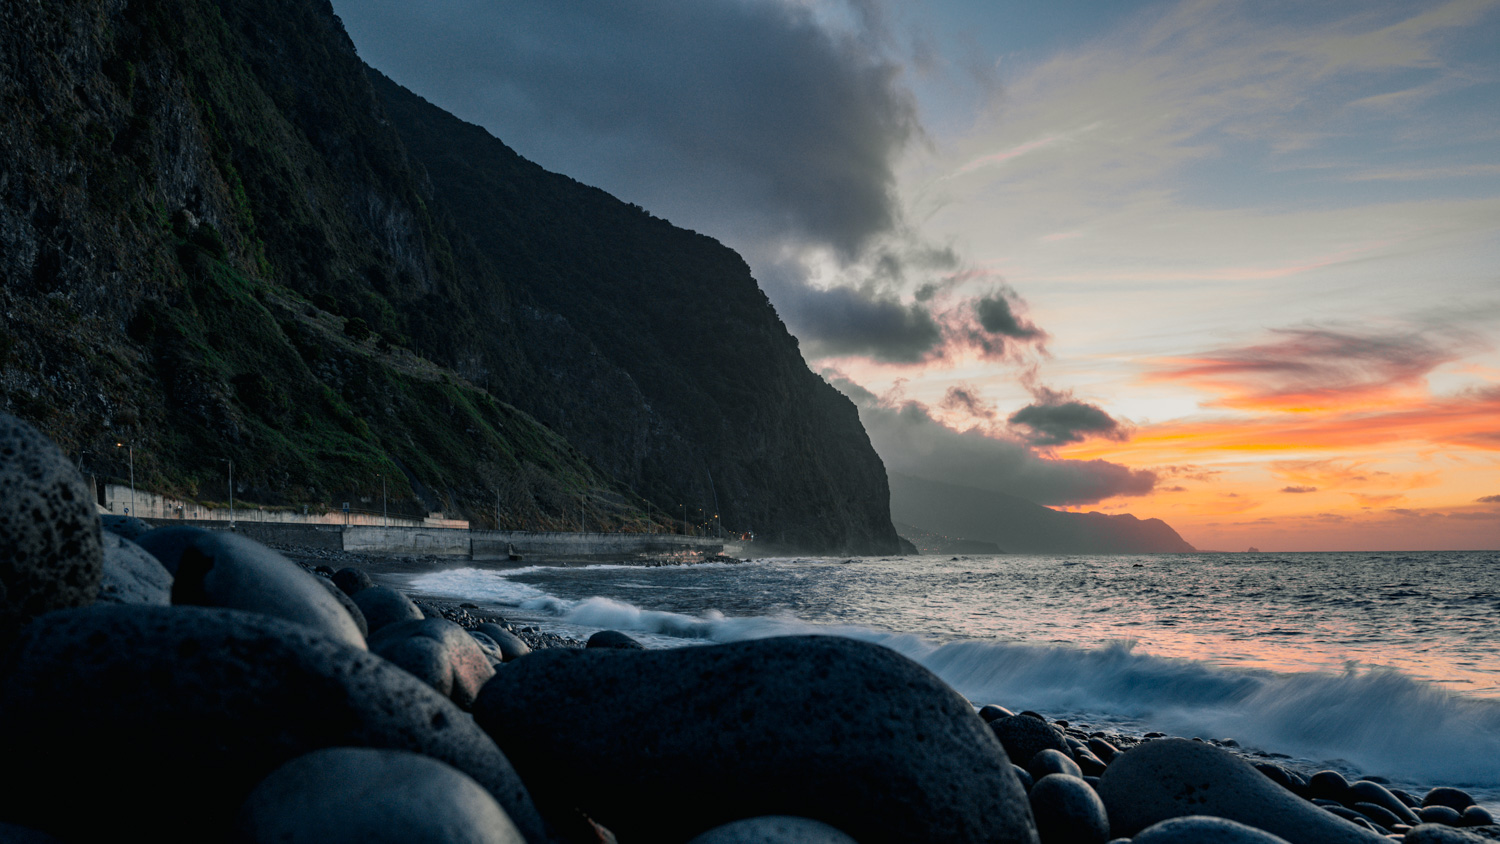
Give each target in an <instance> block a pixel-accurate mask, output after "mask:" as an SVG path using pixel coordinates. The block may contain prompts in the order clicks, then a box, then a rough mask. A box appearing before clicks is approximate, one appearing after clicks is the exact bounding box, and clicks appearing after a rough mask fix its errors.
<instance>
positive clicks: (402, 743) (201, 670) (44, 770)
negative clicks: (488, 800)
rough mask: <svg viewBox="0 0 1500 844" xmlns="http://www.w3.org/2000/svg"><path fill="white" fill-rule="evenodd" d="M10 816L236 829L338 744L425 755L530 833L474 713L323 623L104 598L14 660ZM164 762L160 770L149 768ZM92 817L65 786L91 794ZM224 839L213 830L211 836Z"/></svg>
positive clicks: (68, 823) (80, 832)
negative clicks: (288, 774) (251, 803)
mask: <svg viewBox="0 0 1500 844" xmlns="http://www.w3.org/2000/svg"><path fill="white" fill-rule="evenodd" d="M9 668H10V675H9V677H8V678H7V679H8V682H6V683H5V684H4V686H3V688H0V723H3V724H25V725H26V729H25V730H11V731H8V735H7V736H6V743H7V746H6V764H7V766H9V767H10V769H11V770H14V771H25V776H20V777H13V778H12V779H11V781H10V782H9V784H8V786H7V788H5V789H0V817H3V818H7V819H9V820H12V821H16V822H23V823H30V824H31V825H33V826H36V827H38V828H40V829H44V830H46V831H48V832H51V833H53V834H57V835H59V836H60V837H63V838H76V839H82V840H113V839H116V838H118V837H119V835H120V830H121V823H122V819H129V823H130V825H131V826H132V827H134V828H139V829H149V830H151V837H152V839H153V840H161V841H189V840H203V839H204V837H205V832H204V831H205V830H216V829H227V828H228V825H229V823H230V822H231V820H232V818H233V815H234V812H235V810H236V809H237V808H238V807H239V804H240V802H241V801H242V800H243V799H244V797H245V796H246V795H247V794H249V792H250V791H251V789H253V788H254V787H255V785H256V783H258V782H259V781H260V780H261V779H263V778H264V777H265V776H266V775H267V774H269V773H270V772H271V771H272V770H275V769H276V768H277V767H279V766H280V765H282V764H283V763H285V762H287V761H289V760H290V759H292V758H294V757H296V756H299V755H301V754H303V753H306V752H309V751H312V750H317V749H321V748H324V747H339V746H344V747H384V748H388V749H393V750H407V751H412V752H417V753H423V754H426V755H428V756H431V757H433V758H435V759H439V760H441V761H443V762H446V763H447V764H449V765H452V766H453V767H455V768H458V769H459V770H461V771H463V772H464V773H465V774H467V775H468V776H470V777H472V778H473V779H474V780H475V781H476V782H478V783H479V784H480V785H482V786H483V787H484V788H485V789H486V790H487V791H489V793H490V794H491V795H492V796H494V797H495V799H496V800H497V801H499V803H500V805H501V806H503V807H504V808H505V811H506V814H508V815H509V816H510V817H511V820H512V821H514V822H515V824H516V826H517V827H518V828H519V829H520V830H521V831H522V832H523V833H524V834H525V835H526V837H527V839H528V840H532V841H537V842H540V841H545V840H547V837H546V835H545V831H544V830H543V827H542V825H541V820H540V816H539V815H538V814H537V812H536V809H535V806H534V805H533V804H532V802H531V799H530V797H529V795H528V794H527V791H526V788H525V786H523V785H522V783H521V781H520V779H519V778H517V776H516V774H515V772H514V770H513V769H512V768H511V766H510V763H509V762H508V761H506V759H505V756H504V755H503V754H502V753H501V752H500V750H499V748H497V747H496V746H495V744H494V742H493V741H492V740H491V739H490V738H489V737H488V736H486V735H485V734H484V733H483V732H482V731H481V730H480V729H479V728H478V727H477V726H476V725H475V724H474V722H473V720H472V719H470V718H469V717H468V716H467V715H465V714H464V712H463V711H462V710H460V709H459V708H458V707H456V706H454V705H453V704H452V702H450V701H448V700H447V699H446V698H443V697H442V696H440V695H439V694H437V693H436V692H434V691H433V690H432V689H430V688H428V687H427V686H425V685H423V684H422V683H420V682H418V681H417V680H415V679H414V678H412V677H411V676H410V675H409V674H407V673H406V672H404V671H402V670H400V669H399V668H397V667H395V666H394V665H392V664H390V663H389V662H387V661H385V660H384V659H381V658H380V657H378V656H375V655H374V654H371V653H369V652H367V651H364V650H359V649H355V648H352V647H350V646H349V645H347V644H345V643H343V642H341V641H338V640H334V639H331V638H329V637H327V636H324V635H321V634H319V633H317V632H315V631H313V630H312V629H311V628H308V627H305V626H303V625H299V624H292V623H289V622H286V621H284V620H281V619H279V618H274V617H271V616H266V615H258V614H253V613H246V612H238V611H234V610H225V609H214V608H204V607H139V606H128V605H98V606H93V607H88V608H84V609H73V610H64V611H60V612H54V613H49V614H48V615H45V616H43V617H41V618H39V619H37V620H36V621H34V622H32V623H31V624H30V625H29V626H28V627H27V628H26V630H25V631H24V632H23V634H22V636H21V638H20V640H19V641H18V643H17V645H16V647H15V648H14V649H12V651H11V653H10V655H9ZM147 771H149V772H150V776H146V775H143V774H144V773H145V772H147ZM81 772H86V775H87V779H88V782H90V783H92V784H93V785H92V786H91V787H89V788H88V790H87V801H88V811H79V810H78V807H77V805H76V803H75V802H74V801H70V800H59V799H58V797H59V795H68V794H77V793H79V787H80V785H79V777H80V775H81ZM208 837H213V836H211V835H210V836H208Z"/></svg>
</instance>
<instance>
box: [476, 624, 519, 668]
mask: <svg viewBox="0 0 1500 844" xmlns="http://www.w3.org/2000/svg"><path fill="white" fill-rule="evenodd" d="M474 630H475V631H476V632H479V633H483V634H484V635H486V636H488V637H490V638H491V639H492V640H494V642H495V644H496V645H499V646H500V656H501V658H502V660H503V661H504V662H510V661H511V660H515V659H520V658H521V657H523V656H525V655H527V654H529V653H531V646H530V645H528V644H526V642H525V640H523V639H522V638H521V637H520V636H517V635H516V634H514V633H512V632H510V631H509V630H506V629H505V628H504V627H501V626H500V625H498V624H495V623H493V622H489V621H486V622H485V623H483V624H480V625H478V626H477V627H475V628H474Z"/></svg>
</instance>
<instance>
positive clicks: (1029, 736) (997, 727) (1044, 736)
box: [989, 713, 1069, 767]
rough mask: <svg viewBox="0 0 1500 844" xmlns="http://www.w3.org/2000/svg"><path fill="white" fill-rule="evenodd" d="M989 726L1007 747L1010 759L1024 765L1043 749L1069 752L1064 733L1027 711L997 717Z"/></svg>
mask: <svg viewBox="0 0 1500 844" xmlns="http://www.w3.org/2000/svg"><path fill="white" fill-rule="evenodd" d="M989 726H990V730H991V731H992V732H994V734H995V738H998V739H1000V744H1001V745H1002V746H1003V747H1004V748H1005V753H1006V755H1008V756H1010V761H1012V762H1014V763H1016V764H1017V765H1021V766H1023V767H1024V766H1026V765H1028V764H1030V762H1031V758H1032V757H1033V756H1035V755H1037V754H1038V753H1040V752H1042V751H1043V750H1048V749H1051V750H1056V751H1059V752H1062V753H1068V752H1069V748H1068V743H1067V742H1066V741H1064V740H1063V737H1062V733H1059V732H1058V731H1057V730H1055V729H1053V728H1052V727H1051V726H1050V725H1049V724H1047V723H1046V722H1045V721H1042V720H1041V719H1040V718H1037V717H1033V716H1031V715H1027V714H1025V713H1022V714H1020V715H1011V716H1009V717H1007V718H996V719H995V720H993V721H991V722H990V724H989Z"/></svg>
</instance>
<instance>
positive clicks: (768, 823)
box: [688, 815, 858, 844]
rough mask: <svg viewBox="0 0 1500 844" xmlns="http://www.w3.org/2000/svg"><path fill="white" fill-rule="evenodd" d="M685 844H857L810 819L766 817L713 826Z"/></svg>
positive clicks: (786, 816) (832, 828)
mask: <svg viewBox="0 0 1500 844" xmlns="http://www.w3.org/2000/svg"><path fill="white" fill-rule="evenodd" d="M688 844H858V842H856V841H855V840H854V839H853V838H850V837H849V836H847V835H845V834H844V833H842V832H840V831H839V830H837V829H835V828H834V827H831V826H829V825H828V824H826V823H823V822H822V821H815V820H813V819H812V818H799V817H793V816H791V815H766V816H763V817H758V818H746V819H744V820H742V821H735V822H733V823H727V824H724V825H723V826H716V827H714V828H713V829H710V830H709V831H708V832H705V833H703V834H701V835H698V836H695V837H694V838H693V839H692V840H691V841H689V842H688Z"/></svg>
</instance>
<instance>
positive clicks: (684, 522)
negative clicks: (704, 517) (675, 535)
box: [681, 504, 687, 536]
mask: <svg viewBox="0 0 1500 844" xmlns="http://www.w3.org/2000/svg"><path fill="white" fill-rule="evenodd" d="M681 506H682V535H683V536H687V505H686V504H683V505H681Z"/></svg>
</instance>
